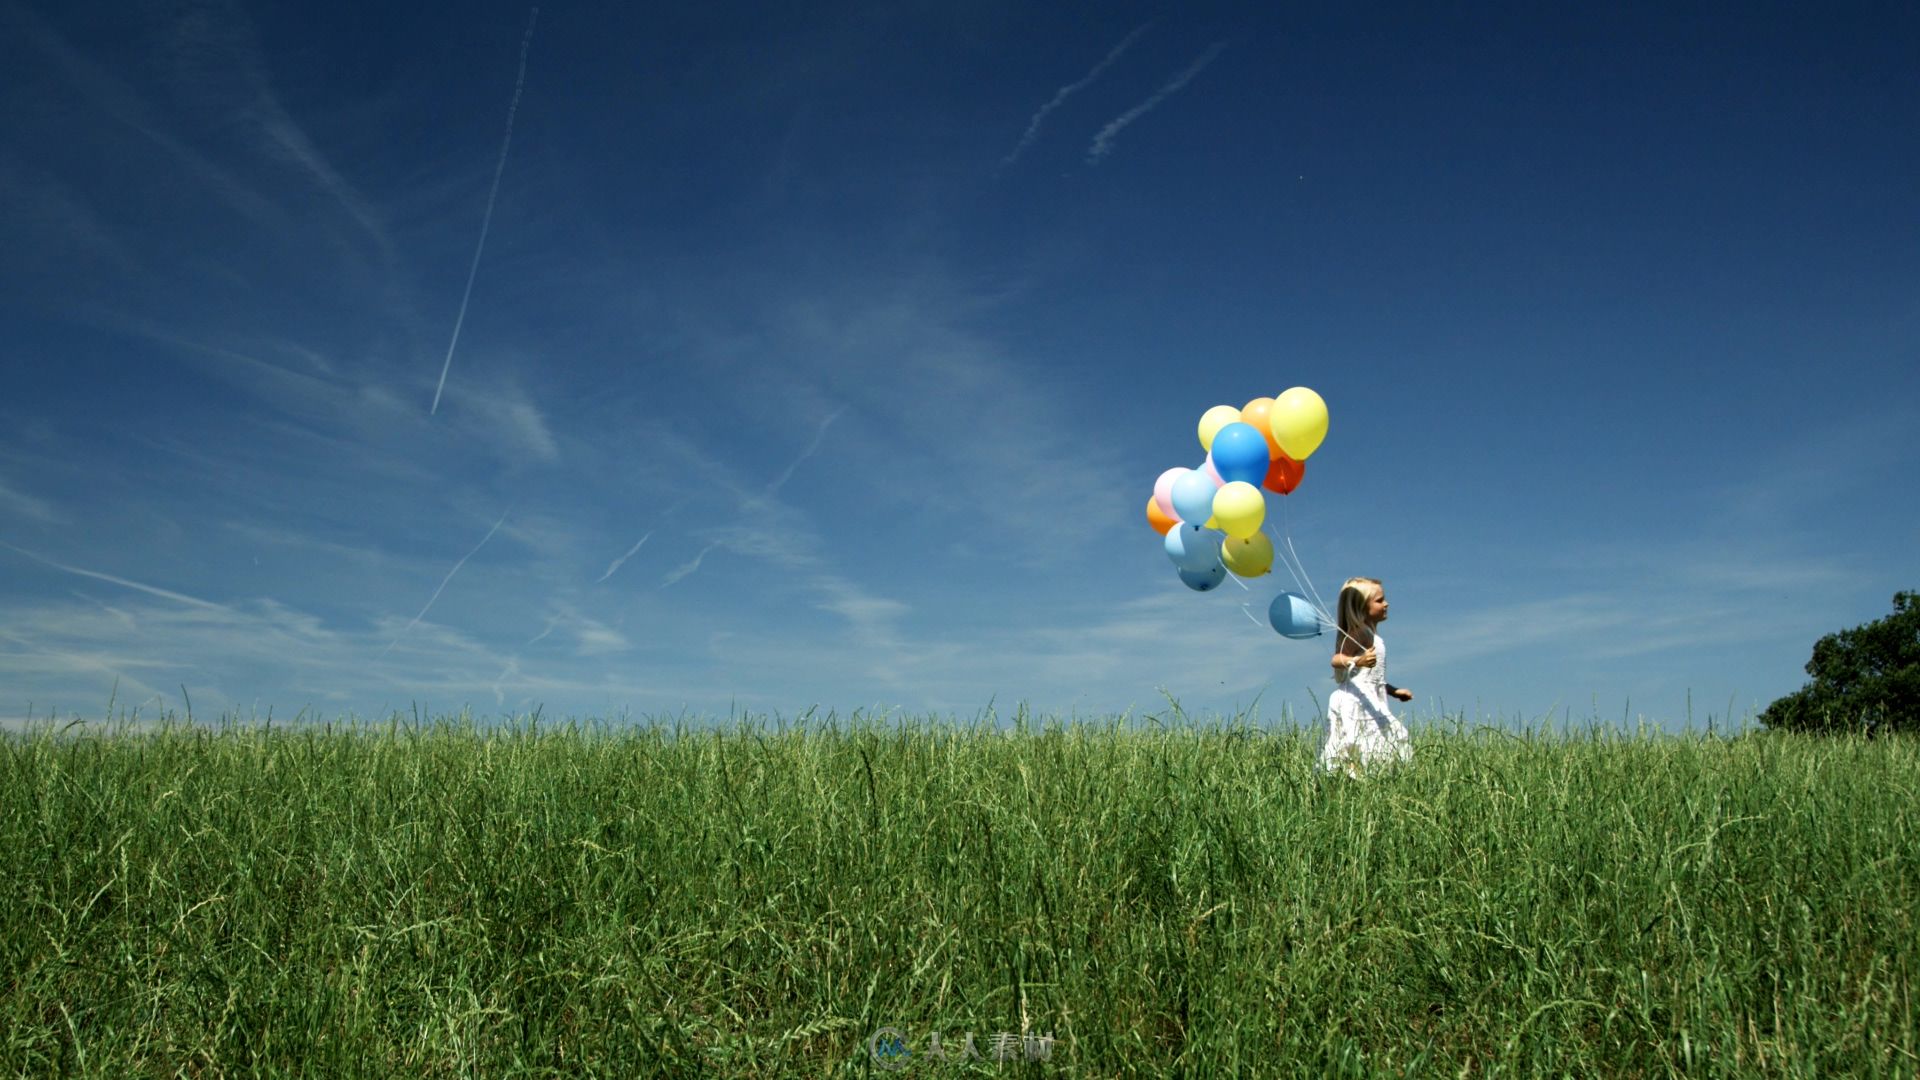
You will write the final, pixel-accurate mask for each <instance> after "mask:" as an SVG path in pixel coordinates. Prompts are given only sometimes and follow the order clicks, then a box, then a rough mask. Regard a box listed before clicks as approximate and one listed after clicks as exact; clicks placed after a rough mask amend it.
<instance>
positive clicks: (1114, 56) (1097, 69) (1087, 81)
mask: <svg viewBox="0 0 1920 1080" xmlns="http://www.w3.org/2000/svg"><path fill="white" fill-rule="evenodd" d="M1151 25H1153V24H1152V23H1150V22H1147V23H1141V24H1140V25H1139V26H1137V27H1135V28H1134V30H1133V32H1132V33H1130V34H1128V35H1127V36H1126V37H1124V38H1121V39H1120V44H1118V45H1115V46H1114V47H1113V49H1112V50H1111V51H1110V52H1108V53H1107V56H1106V59H1104V60H1102V61H1100V62H1099V63H1097V64H1095V65H1093V70H1091V71H1089V72H1087V73H1086V74H1085V75H1084V76H1081V78H1080V80H1079V81H1078V82H1073V83H1069V84H1067V85H1066V86H1063V87H1061V88H1060V89H1059V90H1057V91H1055V92H1054V95H1053V97H1052V98H1051V99H1050V100H1049V101H1048V102H1047V103H1046V104H1045V105H1042V106H1040V108H1039V111H1037V112H1035V113H1034V114H1033V119H1031V120H1029V121H1027V130H1026V133H1025V134H1023V135H1021V136H1020V143H1019V145H1017V146H1015V147H1014V148H1013V152H1012V153H1009V154H1008V155H1007V156H1006V157H1005V158H1004V159H1002V160H1001V162H1000V167H1001V168H1003V169H1004V168H1006V167H1007V166H1009V165H1012V164H1013V163H1014V162H1015V161H1017V160H1019V157H1020V155H1021V153H1022V152H1024V151H1025V150H1026V148H1027V147H1028V146H1030V145H1032V143H1033V140H1034V139H1035V138H1036V137H1038V136H1039V134H1040V125H1041V124H1042V123H1043V122H1044V121H1045V120H1046V118H1047V114H1049V113H1051V112H1053V110H1055V109H1057V108H1059V107H1060V105H1061V103H1062V102H1064V101H1066V100H1067V99H1068V98H1070V97H1072V96H1073V95H1074V94H1077V93H1079V92H1080V91H1082V90H1085V89H1086V88H1087V87H1089V86H1091V85H1093V81H1094V80H1095V79H1098V78H1099V77H1100V73H1101V72H1103V71H1105V70H1107V69H1108V68H1110V67H1112V66H1113V62H1114V61H1116V60H1118V59H1120V54H1121V53H1124V52H1126V51H1127V47H1128V46H1129V45H1132V44H1133V42H1134V39H1135V38H1138V37H1139V36H1140V35H1141V34H1143V33H1145V32H1146V29H1147V27H1149V26H1151Z"/></svg>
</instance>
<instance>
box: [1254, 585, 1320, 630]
mask: <svg viewBox="0 0 1920 1080" xmlns="http://www.w3.org/2000/svg"><path fill="white" fill-rule="evenodd" d="M1267 621H1268V622H1270V623H1272V624H1273V628H1274V629H1275V630H1278V631H1280V636H1281V637H1290V638H1294V639H1296V640H1302V639H1305V638H1311V637H1319V636H1320V613H1319V612H1317V611H1315V610H1314V609H1313V605H1312V604H1309V603H1307V598H1306V597H1304V596H1301V595H1300V594H1299V593H1290V592H1283V593H1281V594H1280V595H1279V596H1276V597H1274V598H1273V605H1272V606H1271V607H1269V608H1267Z"/></svg>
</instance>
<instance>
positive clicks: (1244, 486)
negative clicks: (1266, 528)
mask: <svg viewBox="0 0 1920 1080" xmlns="http://www.w3.org/2000/svg"><path fill="white" fill-rule="evenodd" d="M1213 519H1214V520H1215V521H1217V522H1219V523H1220V526H1219V527H1220V529H1221V530H1222V531H1224V532H1225V533H1226V534H1227V535H1228V536H1239V537H1247V536H1252V535H1253V534H1255V533H1257V532H1259V531H1260V523H1261V522H1263V521H1265V520H1267V499H1266V496H1264V495H1262V494H1260V489H1259V488H1257V487H1254V486H1253V485H1252V484H1249V483H1247V482H1246V481H1245V480H1235V481H1234V482H1233V483H1231V484H1225V485H1222V486H1221V488H1220V490H1219V491H1216V492H1214V493H1213Z"/></svg>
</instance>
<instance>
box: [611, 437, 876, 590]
mask: <svg viewBox="0 0 1920 1080" xmlns="http://www.w3.org/2000/svg"><path fill="white" fill-rule="evenodd" d="M846 411H847V407H846V406H845V405H842V406H840V407H839V408H837V409H835V410H833V415H831V416H829V417H827V418H826V419H825V420H823V421H821V423H820V430H819V431H816V432H814V433H813V442H812V443H811V444H810V445H809V446H808V447H807V448H806V449H805V450H804V451H802V452H801V454H800V456H799V457H797V458H794V459H793V464H791V465H788V466H787V471H785V472H783V473H781V474H780V476H779V478H778V479H776V480H774V482H773V483H771V484H768V485H767V490H766V494H768V495H771V494H773V493H774V492H776V491H779V490H780V489H781V488H783V487H785V486H786V483H787V481H789V480H791V479H793V470H795V469H797V468H799V467H800V463H801V462H803V461H805V460H807V459H808V458H810V457H812V456H813V455H814V452H815V451H817V450H819V449H820V442H821V440H823V439H825V438H826V437H827V429H828V428H830V427H832V426H833V422H834V421H835V420H838V419H840V414H842V413H844V412H846ZM629 554H631V552H629Z"/></svg>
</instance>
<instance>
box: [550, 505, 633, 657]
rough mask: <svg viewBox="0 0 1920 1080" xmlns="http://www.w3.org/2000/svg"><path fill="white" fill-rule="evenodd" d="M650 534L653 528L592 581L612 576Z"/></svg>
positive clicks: (596, 581)
mask: <svg viewBox="0 0 1920 1080" xmlns="http://www.w3.org/2000/svg"><path fill="white" fill-rule="evenodd" d="M652 535H653V530H651V529H649V530H647V534H646V536H642V537H641V538H640V539H638V540H636V541H634V544H633V546H632V547H630V548H628V549H627V553H626V554H625V555H622V556H620V557H619V558H617V559H615V560H613V562H612V563H611V564H610V565H608V567H607V572H606V573H604V574H601V575H600V577H599V578H598V579H597V580H595V581H594V584H595V585H598V584H600V582H602V581H605V580H607V579H608V578H610V577H612V576H613V572H614V571H615V570H618V569H620V567H621V566H622V565H624V564H625V563H626V561H627V560H628V559H631V558H633V557H634V556H635V555H636V554H638V553H639V551H640V547H641V545H643V544H645V543H646V542H647V539H648V537H651V536H652ZM535 640H538V639H537V638H536V639H535Z"/></svg>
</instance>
